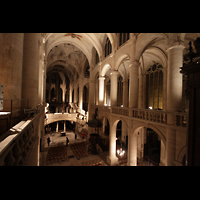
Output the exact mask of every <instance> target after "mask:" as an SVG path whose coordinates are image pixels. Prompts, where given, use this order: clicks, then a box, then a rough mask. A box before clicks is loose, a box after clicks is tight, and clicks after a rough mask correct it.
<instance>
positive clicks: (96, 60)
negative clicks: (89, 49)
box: [96, 51, 99, 64]
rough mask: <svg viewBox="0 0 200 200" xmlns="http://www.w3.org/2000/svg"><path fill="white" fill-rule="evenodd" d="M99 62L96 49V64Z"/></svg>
mask: <svg viewBox="0 0 200 200" xmlns="http://www.w3.org/2000/svg"><path fill="white" fill-rule="evenodd" d="M98 62H99V55H98V53H97V51H96V64H97V63H98Z"/></svg>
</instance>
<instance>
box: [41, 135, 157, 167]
mask: <svg viewBox="0 0 200 200" xmlns="http://www.w3.org/2000/svg"><path fill="white" fill-rule="evenodd" d="M48 137H50V140H51V143H50V147H51V146H56V145H57V144H58V143H60V144H61V143H62V144H63V145H66V137H68V139H69V144H70V143H76V142H82V141H83V140H82V138H81V137H80V136H79V135H77V139H76V140H75V134H74V133H73V132H70V131H67V132H66V136H62V137H61V132H58V133H56V132H53V133H51V134H46V135H45V138H44V141H45V143H44V151H43V152H41V153H40V163H39V165H40V166H85V165H86V164H93V163H96V162H97V161H98V162H100V161H101V162H103V163H104V164H105V166H108V163H107V156H108V154H109V152H108V151H106V152H103V153H101V154H99V155H89V156H87V157H82V158H80V159H79V160H78V159H77V158H76V157H75V155H74V153H73V151H72V149H71V148H70V146H68V147H67V156H68V157H69V159H68V160H67V161H62V162H59V163H53V164H48V165H47V164H46V156H47V153H48V149H49V147H48V144H47V138H48ZM84 141H86V140H85V139H84ZM138 166H153V164H151V163H149V162H148V161H146V160H143V159H142V160H140V159H139V164H138Z"/></svg>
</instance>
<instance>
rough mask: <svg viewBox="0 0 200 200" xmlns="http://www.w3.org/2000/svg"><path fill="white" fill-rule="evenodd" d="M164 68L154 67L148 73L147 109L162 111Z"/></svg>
mask: <svg viewBox="0 0 200 200" xmlns="http://www.w3.org/2000/svg"><path fill="white" fill-rule="evenodd" d="M162 69H163V67H162V65H160V64H159V63H155V64H154V65H152V66H151V67H150V68H149V69H148V71H147V73H146V108H147V109H148V108H150V109H154V110H162V107H163V71H162Z"/></svg>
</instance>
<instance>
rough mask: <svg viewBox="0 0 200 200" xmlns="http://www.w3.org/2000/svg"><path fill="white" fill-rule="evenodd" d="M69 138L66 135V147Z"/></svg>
mask: <svg viewBox="0 0 200 200" xmlns="http://www.w3.org/2000/svg"><path fill="white" fill-rule="evenodd" d="M68 143H69V139H68V137H66V147H68Z"/></svg>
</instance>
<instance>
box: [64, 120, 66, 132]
mask: <svg viewBox="0 0 200 200" xmlns="http://www.w3.org/2000/svg"><path fill="white" fill-rule="evenodd" d="M64 132H66V121H64Z"/></svg>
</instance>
